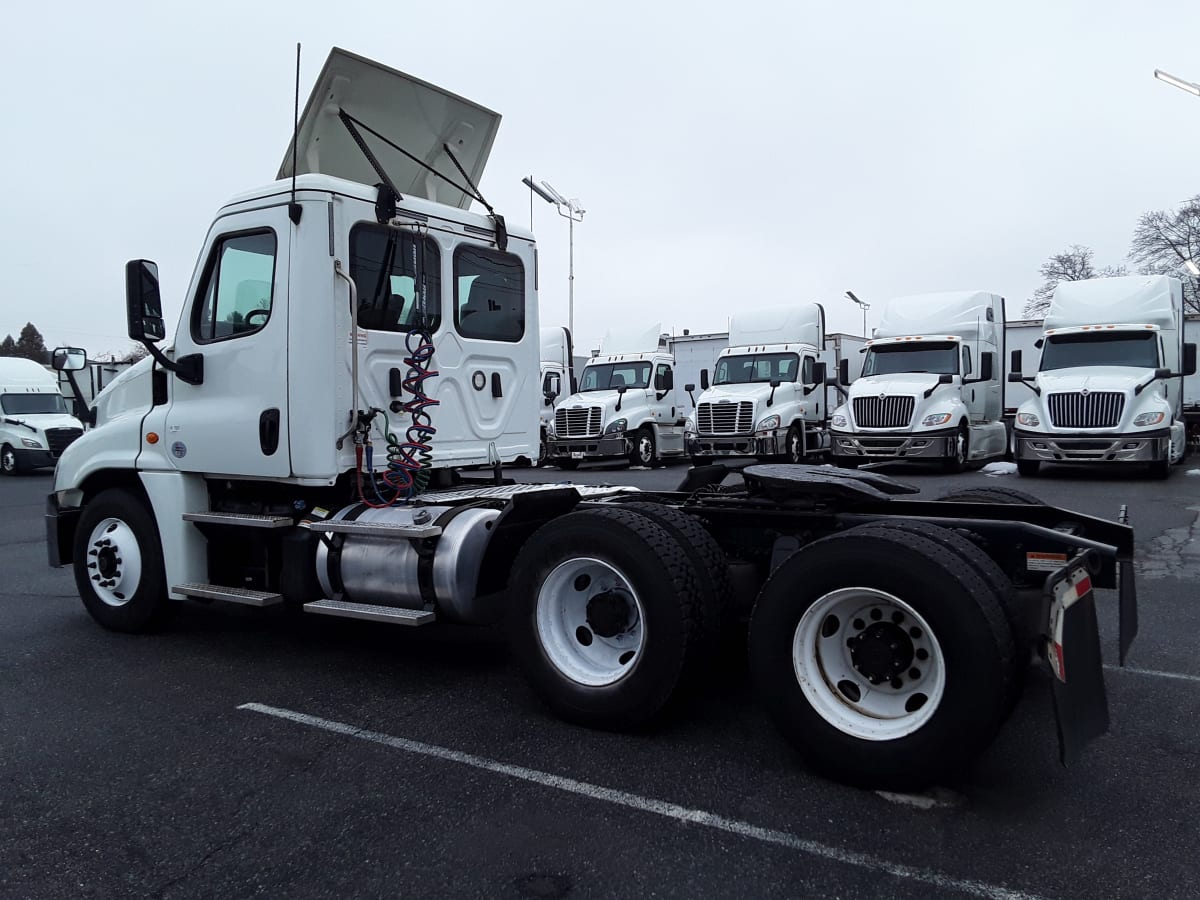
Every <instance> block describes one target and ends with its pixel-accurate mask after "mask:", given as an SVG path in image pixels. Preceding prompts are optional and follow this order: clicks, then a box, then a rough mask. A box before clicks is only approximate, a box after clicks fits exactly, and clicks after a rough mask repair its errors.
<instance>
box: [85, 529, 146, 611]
mask: <svg viewBox="0 0 1200 900" xmlns="http://www.w3.org/2000/svg"><path fill="white" fill-rule="evenodd" d="M86 552H87V574H88V580H89V582H90V583H91V586H92V590H93V591H94V592H95V594H96V596H97V597H98V598H99V599H100V601H101V602H102V603H104V604H105V605H107V606H113V607H117V606H124V605H126V604H127V603H129V602H130V600H131V599H132V598H133V595H134V593H135V592H136V591H137V589H138V585H139V584H140V583H141V580H142V548H141V546H140V545H139V544H138V539H137V535H135V534H134V533H133V529H132V528H130V527H129V525H128V524H127V523H126V522H123V521H122V520H121V519H117V518H112V517H110V518H107V519H103V520H101V521H100V522H99V523H97V525H96V527H95V528H93V529H92V533H91V535H89V536H88V542H87V551H86Z"/></svg>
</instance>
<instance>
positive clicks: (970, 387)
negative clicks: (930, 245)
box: [830, 291, 1007, 472]
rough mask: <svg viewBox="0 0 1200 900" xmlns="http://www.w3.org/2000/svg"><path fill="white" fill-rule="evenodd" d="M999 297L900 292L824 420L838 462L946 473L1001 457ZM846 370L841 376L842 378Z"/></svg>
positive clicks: (1001, 320)
mask: <svg viewBox="0 0 1200 900" xmlns="http://www.w3.org/2000/svg"><path fill="white" fill-rule="evenodd" d="M1003 351H1004V298H1003V297H1001V296H1000V295H999V294H991V293H987V292H985V291H957V292H950V293H941V294H920V295H916V296H910V297H898V298H895V299H893V300H890V301H888V303H887V304H886V305H885V307H884V311H883V316H882V317H881V319H880V322H879V327H878V328H876V329H875V331H874V332H873V336H872V339H871V340H869V341H867V343H866V358H865V360H864V361H863V368H862V374H861V375H860V376H859V378H858V379H856V380H855V381H854V382H853V383H852V384H850V385H849V388H848V399H847V401H846V402H845V403H843V404H842V405H841V406H839V407H838V408H837V409H836V410H834V413H833V416H832V419H831V421H830V430H831V432H832V436H833V455H834V459H835V460H836V462H837V463H838V465H841V466H857V465H860V464H862V463H865V462H877V461H879V460H938V461H940V462H941V463H942V465H943V467H944V468H945V469H947V470H948V471H952V472H958V471H961V470H962V469H963V468H964V467H965V466H966V465H967V464H968V463H971V462H983V461H986V460H989V459H996V458H999V457H1001V456H1003V455H1004V453H1005V451H1006V447H1007V432H1006V429H1005V427H1004V419H1003V412H1004V410H1003V403H1002V401H1001V395H1002V393H1003V391H1002V383H1003V382H1002V380H1001V366H1000V361H1001V360H1002V359H1003ZM846 380H847V378H846V373H844V372H843V373H841V377H840V378H839V381H840V382H841V383H843V384H845V382H846Z"/></svg>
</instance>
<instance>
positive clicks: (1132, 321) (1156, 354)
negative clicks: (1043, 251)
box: [1009, 276, 1196, 478]
mask: <svg viewBox="0 0 1200 900" xmlns="http://www.w3.org/2000/svg"><path fill="white" fill-rule="evenodd" d="M1043 327H1044V332H1043V334H1042V338H1041V340H1040V341H1039V342H1038V344H1039V349H1040V359H1039V360H1038V363H1037V369H1036V372H1035V374H1034V376H1033V377H1032V378H1028V377H1026V376H1025V375H1024V374H1023V372H1022V365H1023V362H1024V360H1023V358H1022V354H1021V353H1020V352H1018V351H1014V353H1013V356H1012V360H1011V364H1010V369H1011V372H1010V375H1009V379H1010V380H1011V381H1013V382H1018V383H1024V384H1026V385H1028V386H1029V388H1030V389H1031V390H1032V392H1033V395H1032V396H1030V397H1029V398H1028V399H1026V400H1025V401H1024V402H1023V403H1022V404H1021V406H1020V408H1019V409H1018V410H1017V418H1016V424H1015V427H1014V431H1013V455H1014V457H1015V458H1016V461H1017V467H1018V471H1019V472H1020V474H1022V475H1025V476H1031V475H1036V474H1037V473H1038V471H1039V469H1040V467H1041V465H1042V463H1107V464H1113V463H1145V464H1147V465H1148V466H1149V468H1150V471H1151V472H1152V474H1154V475H1155V476H1156V477H1160V478H1165V477H1167V475H1168V474H1169V472H1170V466H1171V465H1172V464H1174V463H1177V462H1179V461H1180V460H1182V459H1183V456H1184V453H1185V450H1186V446H1187V434H1186V425H1185V422H1184V410H1183V379H1184V378H1185V377H1186V376H1188V375H1192V374H1194V373H1195V371H1196V347H1195V344H1189V343H1184V341H1183V333H1184V331H1183V293H1182V286H1181V285H1180V282H1179V281H1178V279H1175V278H1170V277H1167V276H1150V277H1147V276H1127V277H1119V278H1101V279H1092V280H1090V281H1079V282H1065V283H1063V284H1060V285H1059V286H1058V288H1057V289H1056V290H1055V292H1054V296H1053V298H1052V299H1051V303H1050V309H1049V311H1048V312H1047V315H1046V319H1045V322H1044V323H1043Z"/></svg>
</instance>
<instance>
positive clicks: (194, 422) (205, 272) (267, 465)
mask: <svg viewBox="0 0 1200 900" xmlns="http://www.w3.org/2000/svg"><path fill="white" fill-rule="evenodd" d="M291 229H292V226H291V223H290V222H289V220H288V217H287V207H286V206H276V207H269V208H266V209H259V210H253V211H250V212H244V213H235V214H232V215H229V216H223V217H221V218H219V219H218V220H217V222H216V223H215V224H214V226H213V230H212V231H211V232H210V234H209V240H208V243H207V245H206V248H205V251H204V256H203V257H202V259H203V260H204V263H203V266H202V267H201V268H200V270H199V272H198V275H197V277H196V279H195V280H194V283H193V285H192V288H191V293H190V301H189V303H188V305H187V307H186V310H185V315H184V316H183V318H182V319H181V320H180V324H179V329H178V331H177V333H176V335H175V357H176V358H177V359H178V358H179V357H181V356H185V355H189V354H199V355H200V356H202V357H203V360H204V363H203V364H204V378H203V381H202V383H200V384H197V385H192V384H187V383H186V382H184V381H182V380H180V379H175V383H174V388H173V390H172V396H171V406H170V409H169V410H168V411H167V417H166V443H167V447H166V451H167V454H168V455H169V457H170V459H171V460H172V461H173V463H174V465H175V466H176V467H177V468H178V469H181V470H183V471H187V472H202V473H212V474H228V475H251V476H281V477H282V476H287V475H289V474H290V472H291V464H290V454H289V447H288V405H287V387H288V384H287V382H288V343H287V334H288V322H287V319H288V264H289V258H290V253H289V249H290V240H291Z"/></svg>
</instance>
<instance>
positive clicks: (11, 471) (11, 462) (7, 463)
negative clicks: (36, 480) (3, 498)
mask: <svg viewBox="0 0 1200 900" xmlns="http://www.w3.org/2000/svg"><path fill="white" fill-rule="evenodd" d="M19 470H20V466H19V465H18V463H17V454H16V452H15V451H14V450H13V448H12V447H10V446H8V444H5V445H4V446H3V447H0V471H3V472H4V474H5V475H16V474H17V472H18V471H19Z"/></svg>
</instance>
